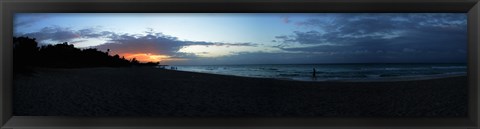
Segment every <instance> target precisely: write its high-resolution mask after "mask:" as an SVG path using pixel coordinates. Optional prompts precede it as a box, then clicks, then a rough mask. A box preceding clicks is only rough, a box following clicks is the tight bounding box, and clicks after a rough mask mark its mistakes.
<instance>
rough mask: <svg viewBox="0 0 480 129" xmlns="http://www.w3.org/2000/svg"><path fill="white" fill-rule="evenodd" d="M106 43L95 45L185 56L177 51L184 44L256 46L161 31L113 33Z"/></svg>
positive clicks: (133, 51)
mask: <svg viewBox="0 0 480 129" xmlns="http://www.w3.org/2000/svg"><path fill="white" fill-rule="evenodd" d="M109 38H111V40H110V41H109V42H108V43H105V44H101V45H98V46H95V47H96V48H99V49H101V50H107V49H110V50H111V51H112V52H114V53H139V52H141V53H152V54H163V55H169V56H174V57H187V56H190V55H188V54H184V53H179V52H178V50H180V49H181V48H183V47H185V46H191V45H203V46H256V44H253V43H220V42H202V41H182V40H178V38H177V37H172V36H168V35H164V34H162V33H155V34H154V33H150V34H147V35H140V36H139V35H130V34H122V35H117V34H113V35H112V36H111V37H109Z"/></svg>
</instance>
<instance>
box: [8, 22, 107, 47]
mask: <svg viewBox="0 0 480 129" xmlns="http://www.w3.org/2000/svg"><path fill="white" fill-rule="evenodd" d="M113 34H114V33H113V32H109V31H102V32H98V31H97V29H96V28H86V29H81V30H73V29H71V28H66V27H58V26H53V27H44V28H42V29H41V30H40V31H37V32H31V33H24V34H16V35H17V36H28V37H33V38H36V39H37V41H39V42H40V43H45V41H53V42H58V43H59V42H79V41H75V39H79V38H100V37H107V36H111V35H113Z"/></svg>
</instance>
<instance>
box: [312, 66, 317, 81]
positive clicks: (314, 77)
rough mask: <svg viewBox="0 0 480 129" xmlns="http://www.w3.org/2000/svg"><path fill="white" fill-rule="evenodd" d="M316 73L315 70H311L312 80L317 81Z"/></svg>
mask: <svg viewBox="0 0 480 129" xmlns="http://www.w3.org/2000/svg"><path fill="white" fill-rule="evenodd" d="M316 72H317V71H316V70H315V68H313V72H312V78H313V79H317V73H316Z"/></svg>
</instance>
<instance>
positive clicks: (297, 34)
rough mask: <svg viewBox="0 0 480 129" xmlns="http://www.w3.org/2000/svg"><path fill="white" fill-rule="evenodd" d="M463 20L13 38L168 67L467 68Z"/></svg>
mask: <svg viewBox="0 0 480 129" xmlns="http://www.w3.org/2000/svg"><path fill="white" fill-rule="evenodd" d="M466 20H467V17H466V14H465V13H18V14H15V17H14V32H13V33H14V36H28V37H32V38H35V39H36V41H37V42H39V43H40V45H47V44H58V43H63V42H68V43H70V44H73V45H75V47H78V48H82V49H83V48H97V49H98V50H101V51H107V49H110V54H111V55H115V54H118V55H120V56H124V57H125V58H128V59H132V58H136V59H138V60H139V61H142V62H149V61H153V62H157V61H159V62H160V63H161V64H167V65H218V64H321V63H464V62H466V61H467V50H466V49H467V21H466Z"/></svg>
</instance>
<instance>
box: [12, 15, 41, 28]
mask: <svg viewBox="0 0 480 129" xmlns="http://www.w3.org/2000/svg"><path fill="white" fill-rule="evenodd" d="M48 17H49V16H48V15H42V14H17V15H15V19H14V22H13V25H14V26H15V27H30V26H32V25H33V24H34V23H36V22H39V21H41V20H44V19H47V18H48Z"/></svg>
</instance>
